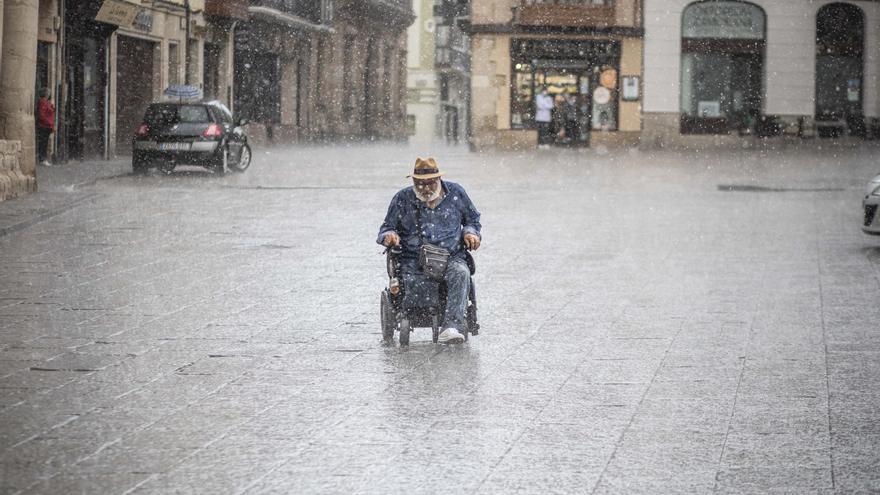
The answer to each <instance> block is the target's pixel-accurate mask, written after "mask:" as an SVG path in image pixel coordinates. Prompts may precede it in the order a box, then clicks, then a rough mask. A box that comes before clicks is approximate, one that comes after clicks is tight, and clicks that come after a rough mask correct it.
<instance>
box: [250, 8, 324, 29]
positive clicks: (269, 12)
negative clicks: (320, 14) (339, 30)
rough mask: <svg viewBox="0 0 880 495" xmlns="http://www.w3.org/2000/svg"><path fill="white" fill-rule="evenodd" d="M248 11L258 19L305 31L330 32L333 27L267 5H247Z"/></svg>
mask: <svg viewBox="0 0 880 495" xmlns="http://www.w3.org/2000/svg"><path fill="white" fill-rule="evenodd" d="M248 12H250V13H251V15H253V16H254V17H256V18H258V19H263V20H265V21H269V22H275V23H277V24H284V25H287V26H290V27H293V28H299V29H304V30H306V31H319V32H324V33H332V32H334V31H333V28H331V27H330V26H327V25H325V24H315V23H314V22H309V21H307V20H306V19H303V18H302V17H299V16H295V15H291V14H286V13H284V12H281V11H278V10H275V9H270V8H268V7H248Z"/></svg>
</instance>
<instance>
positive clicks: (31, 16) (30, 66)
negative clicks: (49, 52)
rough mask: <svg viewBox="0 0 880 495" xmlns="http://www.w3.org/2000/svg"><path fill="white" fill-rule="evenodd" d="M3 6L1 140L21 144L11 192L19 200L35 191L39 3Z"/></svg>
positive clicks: (24, 0)
mask: <svg viewBox="0 0 880 495" xmlns="http://www.w3.org/2000/svg"><path fill="white" fill-rule="evenodd" d="M0 3H2V5H3V33H2V39H3V41H2V45H0V60H2V69H0V138H2V139H5V140H7V141H20V142H21V152H20V153H21V154H20V158H19V160H18V166H19V167H20V169H19V170H20V172H18V173H14V174H13V175H14V176H15V177H13V178H12V182H13V184H12V191H11V195H12V196H17V195H19V194H22V193H24V192H27V191H32V190H34V189H35V187H36V181H35V173H36V153H35V149H34V148H35V144H36V143H35V137H34V83H35V78H36V64H37V20H38V19H39V0H2V2H0ZM21 173H23V174H24V176H25V177H22V176H21ZM22 179H24V183H21V180H22Z"/></svg>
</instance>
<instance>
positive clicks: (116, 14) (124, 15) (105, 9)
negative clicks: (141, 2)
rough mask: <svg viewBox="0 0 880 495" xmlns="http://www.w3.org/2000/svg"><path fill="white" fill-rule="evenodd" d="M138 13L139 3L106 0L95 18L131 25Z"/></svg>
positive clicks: (123, 0)
mask: <svg viewBox="0 0 880 495" xmlns="http://www.w3.org/2000/svg"><path fill="white" fill-rule="evenodd" d="M137 13H138V5H137V4H134V3H132V2H128V1H125V0H104V3H103V4H101V9H100V10H98V15H96V16H95V20H96V21H98V22H106V23H107V24H116V25H117V26H123V27H129V26H131V23H132V22H134V18H135V17H136V16H137Z"/></svg>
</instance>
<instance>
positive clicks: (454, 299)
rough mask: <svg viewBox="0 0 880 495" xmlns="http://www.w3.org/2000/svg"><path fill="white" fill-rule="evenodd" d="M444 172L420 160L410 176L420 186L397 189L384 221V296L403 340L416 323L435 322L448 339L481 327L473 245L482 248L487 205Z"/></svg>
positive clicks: (386, 327) (388, 334)
mask: <svg viewBox="0 0 880 495" xmlns="http://www.w3.org/2000/svg"><path fill="white" fill-rule="evenodd" d="M442 175H443V172H441V171H440V169H439V167H438V165H437V162H436V161H435V160H434V159H433V158H428V159H425V160H422V159H421V158H418V159H416V163H415V167H414V169H413V173H412V175H409V176H407V177H411V178H412V180H413V185H412V187H406V188H404V189H401V190H400V191H398V192H397V194H395V195H394V198H393V199H392V200H391V204H390V205H389V207H388V213H387V214H386V215H385V221H384V222H383V223H382V226H381V227H380V228H379V236H378V238H377V242H378V243H379V244H382V245H384V246H385V247H386V248H387V249H386V254H387V266H388V277H389V284H388V288H386V289H385V290H384V291H383V292H382V296H381V299H380V311H381V319H382V336H383V337H384V338H385V340H392V339H393V338H394V331H395V330H398V331H399V332H400V335H399V338H400V344H401V345H407V344H409V335H410V332H411V331H412V330H413V328H415V327H424V326H430V327H431V328H432V330H433V334H432V337H433V338H432V340H433V341H434V342H440V343H442V344H460V343H462V342H464V341H465V340H467V338H468V334H471V335H476V334H477V332H478V330H479V324H478V323H477V305H476V291H475V289H474V284H473V280H472V279H471V275H473V273H474V271H475V265H474V260H473V257H472V256H471V254H470V253H469V252H468V251H469V250H474V251H475V250H477V249H478V248H479V247H480V241H481V240H482V236H481V234H480V229H481V226H480V212H479V211H477V209H476V207H475V206H474V204H473V202H471V199H470V198H469V197H468V195H467V193H466V192H465V190H464V188H463V187H461V186H460V185H458V184H456V183H454V182H448V181H444V180H441V179H440V177H441V176H442ZM441 329H442V331H441Z"/></svg>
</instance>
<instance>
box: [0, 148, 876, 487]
mask: <svg viewBox="0 0 880 495" xmlns="http://www.w3.org/2000/svg"><path fill="white" fill-rule="evenodd" d="M878 151H880V148H878V147H877V146H876V145H871V144H866V145H862V146H835V145H832V144H829V143H822V142H818V143H810V144H808V145H805V146H801V147H793V146H791V147H784V148H780V149H778V150H774V149H749V150H743V151H703V152H693V153H682V152H673V151H656V152H649V151H611V152H609V151H604V150H588V151H582V152H577V151H572V150H550V151H543V152H534V153H524V154H513V153H511V154H503V153H498V154H470V153H468V152H467V151H465V150H463V149H455V148H445V147H440V148H437V149H435V150H434V155H435V156H436V157H437V158H438V160H439V162H440V163H441V166H442V167H443V168H445V169H446V170H447V172H448V175H447V178H448V179H449V180H452V181H456V182H459V183H461V184H463V185H464V186H465V187H466V188H467V189H468V191H469V193H470V195H471V197H472V199H473V200H474V201H475V203H476V204H477V206H478V207H479V208H480V209H481V211H482V213H483V225H484V232H483V233H484V242H483V247H482V248H481V249H480V251H479V252H478V253H477V255H476V258H477V265H478V272H477V275H476V283H477V288H478V296H479V304H480V320H481V323H482V332H481V334H480V335H479V336H477V337H475V338H473V339H472V340H471V341H470V342H469V343H468V344H466V345H462V346H456V347H442V346H437V345H434V344H431V343H430V337H431V336H430V331H427V330H424V329H421V330H417V331H416V333H415V334H414V335H413V343H412V345H411V346H409V347H408V348H400V347H398V346H396V345H390V346H388V345H384V344H383V343H382V342H381V332H380V328H379V312H378V302H379V301H378V299H379V293H380V290H381V289H382V288H383V287H384V284H385V282H386V279H385V277H384V266H383V263H384V259H383V257H382V256H381V255H380V253H381V249H380V248H379V247H378V246H376V245H374V244H373V239H374V236H375V233H376V229H377V227H378V225H379V223H381V220H382V217H383V215H384V212H385V208H386V207H387V204H388V201H389V200H390V198H391V196H392V195H393V194H394V192H395V191H396V190H397V189H398V188H399V187H403V186H404V185H405V184H406V179H404V176H405V175H406V174H407V173H408V172H409V169H410V167H411V165H412V162H413V161H414V159H415V156H417V155H419V154H420V153H422V154H424V151H423V149H420V148H416V147H390V146H357V147H350V148H345V147H340V148H337V149H332V150H331V149H325V148H308V147H306V148H299V149H294V148H291V149H286V150H285V149H276V150H271V151H268V152H267V151H263V150H257V152H256V153H255V155H256V156H255V161H254V164H253V166H252V167H251V169H250V170H249V171H248V172H247V173H245V174H243V175H237V174H236V175H229V176H226V177H214V176H212V175H211V174H210V173H206V172H203V171H201V170H199V169H190V170H188V171H187V170H180V171H178V172H175V173H174V174H172V175H171V176H165V175H161V174H151V175H148V176H146V177H139V176H131V175H127V172H126V169H125V165H124V162H114V163H110V164H107V163H103V164H97V165H96V164H92V165H90V166H91V168H88V167H86V168H82V169H73V168H65V167H61V169H62V170H60V171H59V170H54V169H53V170H52V171H41V173H42V174H43V175H42V176H41V192H39V193H37V194H35V195H32V196H30V197H27V198H24V199H22V200H18V202H16V201H10V202H5V203H0V227H2V228H3V230H0V280H2V284H0V493H65V494H67V493H137V494H146V493H156V494H159V493H161V494H165V493H212V494H214V493H248V494H261V493H345V494H348V493H383V494H385V493H407V494H409V493H437V492H449V493H541V494H543V493H677V492H679V493H707V492H719V493H767V492H774V491H775V492H787V493H817V492H818V493H826V492H835V491H837V492H876V491H880V421H878V410H880V392H878V390H880V387H878V385H880V359H878V358H880V328H878V324H877V322H878V321H880V304H878V303H880V296H878V294H880V292H878V288H880V287H878V286H880V238H873V237H869V236H866V235H864V234H862V233H861V232H860V230H859V223H860V221H861V216H862V213H861V210H860V207H861V205H860V201H861V197H862V194H863V188H864V186H865V184H866V182H867V181H868V179H870V178H871V177H872V176H873V175H874V174H876V173H877V172H880V170H877V166H876V161H877V160H876V159H877V156H878ZM65 174H66V175H65Z"/></svg>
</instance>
